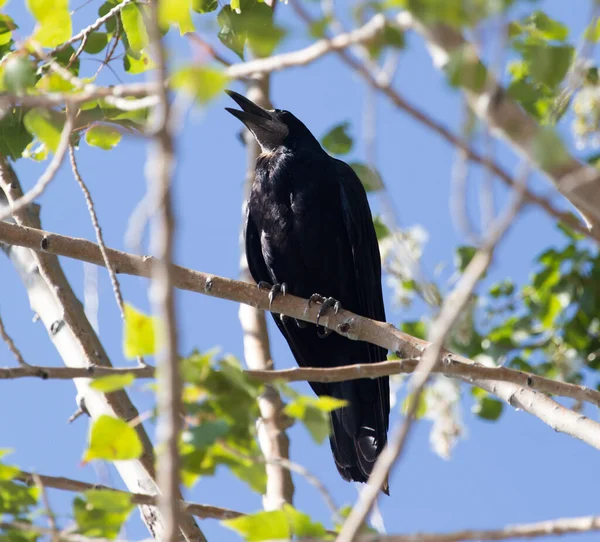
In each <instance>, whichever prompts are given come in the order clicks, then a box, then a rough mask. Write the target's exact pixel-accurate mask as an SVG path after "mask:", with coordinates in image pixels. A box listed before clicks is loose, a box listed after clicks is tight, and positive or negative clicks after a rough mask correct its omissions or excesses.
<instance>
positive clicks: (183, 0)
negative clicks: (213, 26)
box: [158, 0, 195, 36]
mask: <svg viewBox="0 0 600 542" xmlns="http://www.w3.org/2000/svg"><path fill="white" fill-rule="evenodd" d="M158 6H159V8H158V20H159V22H160V24H161V26H162V27H163V28H169V27H170V26H171V25H177V26H178V27H179V32H180V34H181V35H182V36H183V35H184V34H186V33H187V32H194V30H195V28H194V23H193V22H192V17H191V15H190V8H191V7H192V6H191V0H168V2H160V4H159V5H158Z"/></svg>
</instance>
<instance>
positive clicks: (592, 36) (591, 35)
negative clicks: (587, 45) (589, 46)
mask: <svg viewBox="0 0 600 542" xmlns="http://www.w3.org/2000/svg"><path fill="white" fill-rule="evenodd" d="M585 39H586V40H588V41H591V42H592V43H596V42H597V41H598V40H600V19H596V20H595V21H593V22H592V23H591V24H590V25H589V26H588V27H587V28H586V30H585Z"/></svg>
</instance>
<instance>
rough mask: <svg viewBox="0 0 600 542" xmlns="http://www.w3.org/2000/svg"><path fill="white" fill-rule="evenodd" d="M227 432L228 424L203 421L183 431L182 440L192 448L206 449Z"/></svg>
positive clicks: (220, 421) (218, 421) (219, 421)
mask: <svg viewBox="0 0 600 542" xmlns="http://www.w3.org/2000/svg"><path fill="white" fill-rule="evenodd" d="M228 432H229V424H228V423H227V422H225V421H223V420H216V421H205V422H201V423H200V425H198V426H195V427H192V428H191V429H188V430H187V431H185V432H184V433H183V435H182V440H183V442H185V443H186V444H191V445H192V446H193V447H194V448H208V447H209V446H211V445H212V444H214V443H215V442H216V441H217V439H219V438H221V437H223V436H225V435H226V434H227V433H228Z"/></svg>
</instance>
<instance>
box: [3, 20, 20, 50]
mask: <svg viewBox="0 0 600 542" xmlns="http://www.w3.org/2000/svg"><path fill="white" fill-rule="evenodd" d="M17 28H18V26H17V25H16V24H15V22H14V21H13V20H12V18H11V17H9V16H8V15H5V14H3V13H0V45H8V43H10V40H11V39H12V31H13V30H16V29H17Z"/></svg>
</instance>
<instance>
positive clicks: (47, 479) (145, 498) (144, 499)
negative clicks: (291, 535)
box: [15, 471, 244, 540]
mask: <svg viewBox="0 0 600 542" xmlns="http://www.w3.org/2000/svg"><path fill="white" fill-rule="evenodd" d="M35 476H37V477H38V478H39V479H40V480H41V481H42V483H43V484H44V486H45V487H51V488H54V489H61V490H64V491H77V492H83V491H88V490H90V489H106V490H109V491H114V492H115V493H118V494H120V495H127V496H128V497H129V498H130V499H131V502H132V503H133V504H141V505H145V506H153V505H155V504H156V496H154V495H146V494H144V493H133V492H132V493H129V492H127V491H121V490H120V489H115V488H112V487H108V486H104V485H100V484H90V483H88V482H80V481H79V480H72V479H71V478H63V477H61V476H46V475H42V474H34V473H31V472H26V471H21V472H20V473H19V474H17V476H16V477H15V480H20V481H21V482H25V483H26V484H33V483H35V482H34V477H35ZM176 504H177V506H179V508H180V509H181V510H183V511H184V512H185V513H186V514H191V515H193V516H196V517H199V518H202V519H208V518H211V519H231V518H237V517H240V516H243V515H244V514H243V513H241V512H236V511H235V510H229V509H228V508H219V507H217V506H207V505H204V504H196V503H190V502H186V501H182V500H177V501H176ZM195 540H199V539H195Z"/></svg>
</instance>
